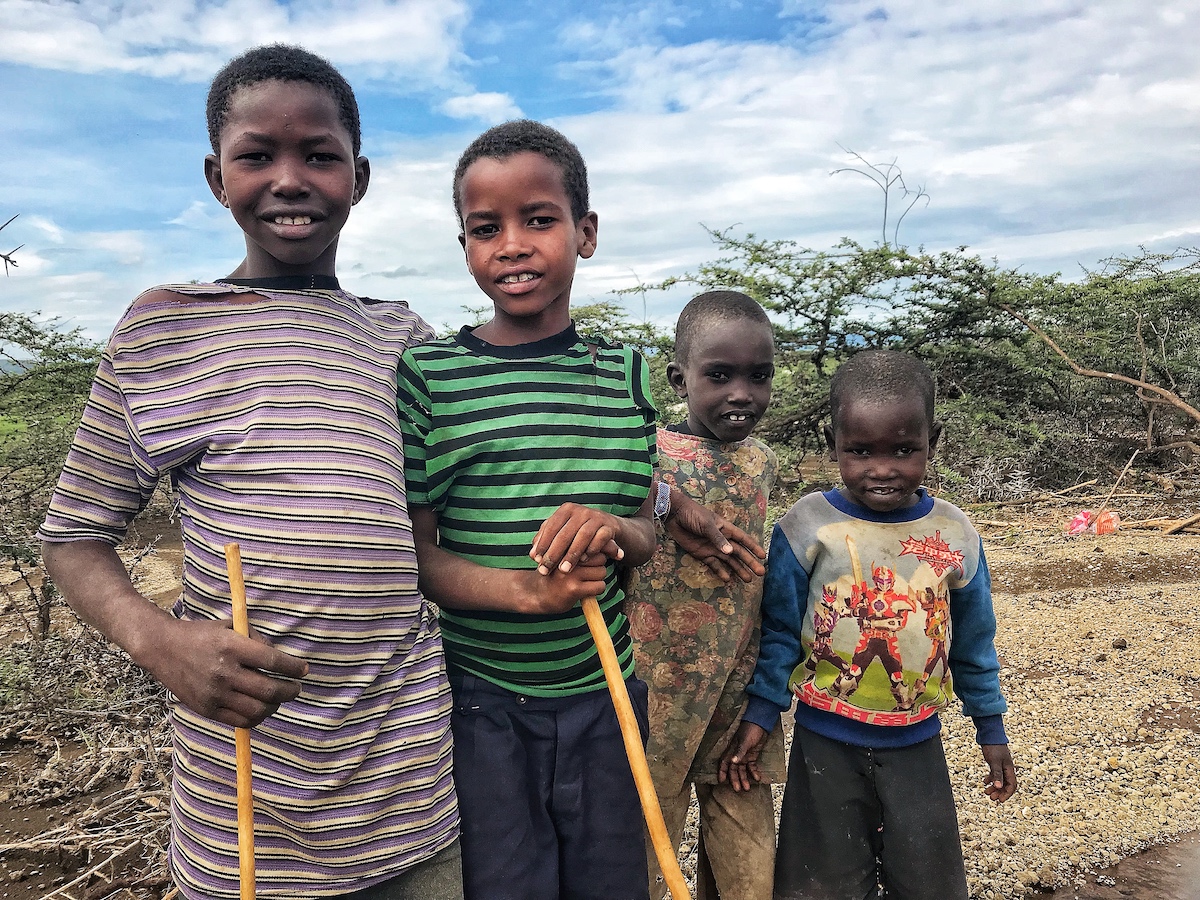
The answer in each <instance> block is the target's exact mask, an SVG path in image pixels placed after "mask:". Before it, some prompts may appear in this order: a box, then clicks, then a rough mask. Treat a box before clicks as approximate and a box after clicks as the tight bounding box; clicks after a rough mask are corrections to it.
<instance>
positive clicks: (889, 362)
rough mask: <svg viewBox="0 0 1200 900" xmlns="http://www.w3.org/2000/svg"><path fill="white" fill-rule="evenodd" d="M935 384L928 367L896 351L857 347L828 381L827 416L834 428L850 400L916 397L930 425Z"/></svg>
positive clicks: (932, 415)
mask: <svg viewBox="0 0 1200 900" xmlns="http://www.w3.org/2000/svg"><path fill="white" fill-rule="evenodd" d="M935 394H936V383H935V381H934V378H933V373H932V372H931V371H930V370H929V366H927V365H925V363H924V362H922V361H921V360H920V359H917V357H915V356H913V355H912V354H911V353H901V352H900V351H899V350H860V351H859V352H858V353H855V354H854V355H853V356H851V357H850V358H849V359H848V360H846V361H845V362H844V363H842V364H841V365H840V366H838V368H837V371H836V372H834V373H833V378H832V379H831V380H830V382H829V415H830V419H831V423H830V424H831V425H832V427H833V431H834V433H835V434H836V433H837V430H838V419H839V418H840V416H841V412H842V408H843V407H844V406H845V405H846V404H847V403H849V402H851V401H857V400H868V401H895V400H908V399H910V398H913V397H916V398H917V399H919V400H920V401H921V405H922V406H923V407H924V408H925V418H926V421H927V423H928V424H929V426H930V427H931V428H932V427H933V423H934V412H933V407H934V400H935Z"/></svg>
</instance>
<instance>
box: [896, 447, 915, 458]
mask: <svg viewBox="0 0 1200 900" xmlns="http://www.w3.org/2000/svg"><path fill="white" fill-rule="evenodd" d="M915 452H916V450H915V449H914V448H912V447H901V448H900V449H899V450H897V451H896V455H897V456H912V455H913V453H915Z"/></svg>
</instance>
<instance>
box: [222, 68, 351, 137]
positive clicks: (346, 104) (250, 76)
mask: <svg viewBox="0 0 1200 900" xmlns="http://www.w3.org/2000/svg"><path fill="white" fill-rule="evenodd" d="M264 81H304V82H307V83H309V84H311V85H313V86H314V87H319V88H322V89H323V90H326V91H329V93H330V94H331V95H332V96H333V99H334V100H335V101H337V106H338V118H339V119H340V120H341V122H342V125H344V126H345V127H346V131H347V132H348V133H349V134H350V141H351V143H352V144H353V146H354V155H355V156H358V152H359V150H361V149H362V124H361V122H360V120H359V116H358V101H357V100H355V99H354V91H353V90H352V89H351V87H350V83H349V82H348V81H346V79H345V78H344V77H343V76H342V73H341V72H339V71H338V70H337V69H335V68H334V67H333V65H332V63H330V62H329V61H328V60H327V59H325V58H323V57H320V56H317V55H316V54H315V53H310V52H309V51H308V50H305V49H304V48H303V47H297V46H293V45H291V44H264V45H263V46H261V47H252V48H251V49H249V50H247V51H246V52H245V53H243V54H242V55H241V56H237V57H235V58H233V59H231V60H230V61H229V62H227V63H226V64H225V65H224V67H222V69H221V71H219V72H217V74H216V75H215V76H213V80H212V85H211V86H210V87H209V89H208V102H207V104H206V106H205V114H206V116H207V118H208V140H209V142H210V143H211V144H212V148H213V153H220V152H221V129H222V128H224V127H225V120H226V118H228V116H229V104H230V102H231V101H232V100H233V95H234V94H235V93H236V92H237V90H238V88H243V87H250V86H252V85H255V84H260V83H261V82H264Z"/></svg>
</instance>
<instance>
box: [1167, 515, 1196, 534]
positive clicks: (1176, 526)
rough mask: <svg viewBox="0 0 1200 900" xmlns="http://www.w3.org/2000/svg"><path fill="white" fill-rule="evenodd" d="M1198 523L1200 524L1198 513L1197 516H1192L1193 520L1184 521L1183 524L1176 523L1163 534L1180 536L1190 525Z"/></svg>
mask: <svg viewBox="0 0 1200 900" xmlns="http://www.w3.org/2000/svg"><path fill="white" fill-rule="evenodd" d="M1197 522H1200V513H1196V515H1194V516H1192V517H1191V518H1188V519H1184V520H1183V521H1182V522H1176V523H1175V524H1174V525H1172V526H1171V527H1170V528H1164V529H1163V534H1178V533H1179V532H1181V531H1183V530H1184V529H1185V528H1187V527H1188V526H1189V525H1195V524H1196V523H1197Z"/></svg>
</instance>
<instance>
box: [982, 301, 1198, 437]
mask: <svg viewBox="0 0 1200 900" xmlns="http://www.w3.org/2000/svg"><path fill="white" fill-rule="evenodd" d="M1000 308H1001V309H1002V310H1004V311H1005V312H1006V313H1008V314H1009V315H1010V316H1012V317H1013V318H1014V319H1016V320H1017V321H1018V322H1020V323H1021V324H1022V325H1024V326H1025V327H1026V328H1028V329H1029V330H1030V331H1032V332H1033V333H1034V334H1036V335H1037V336H1038V337H1039V338H1041V339H1042V341H1044V342H1045V344H1046V345H1047V346H1048V347H1049V348H1050V349H1051V350H1053V351H1054V352H1055V353H1057V354H1058V355H1059V357H1061V358H1062V360H1063V362H1065V363H1066V364H1067V366H1068V367H1070V369H1071V371H1072V372H1074V373H1075V374H1076V375H1084V376H1086V377H1088V378H1106V379H1108V380H1109V381H1119V382H1121V383H1122V384H1128V385H1131V386H1132V387H1135V388H1137V389H1138V390H1139V391H1144V392H1146V393H1150V394H1156V395H1157V396H1159V397H1161V398H1162V399H1163V400H1164V401H1165V402H1166V403H1168V404H1170V405H1171V406H1174V407H1175V408H1176V409H1178V410H1179V411H1180V412H1182V413H1184V414H1185V415H1187V416H1189V417H1191V418H1192V419H1194V420H1195V421H1197V422H1200V409H1196V408H1195V407H1194V406H1192V405H1190V404H1188V403H1186V402H1185V401H1184V400H1183V399H1182V398H1181V397H1180V396H1179V395H1178V394H1175V393H1173V392H1171V391H1168V390H1167V389H1166V388H1161V387H1159V386H1158V385H1156V384H1150V383H1149V382H1147V381H1142V380H1140V379H1137V378H1130V377H1129V376H1128V375H1121V374H1119V373H1117V372H1101V371H1100V370H1098V369H1089V368H1087V367H1086V366H1081V365H1079V363H1077V362H1075V360H1073V359H1071V357H1069V356H1068V355H1067V354H1066V352H1065V351H1064V350H1063V349H1062V348H1061V347H1059V346H1058V344H1056V343H1054V340H1053V339H1052V338H1051V337H1050V335H1048V334H1046V332H1044V331H1042V329H1040V328H1038V327H1037V326H1036V325H1034V324H1033V323H1032V322H1030V321H1029V320H1028V319H1026V318H1025V317H1024V316H1022V315H1021V314H1020V313H1018V312H1017V311H1016V310H1015V309H1013V308H1012V307H1010V306H1005V305H1001V307H1000Z"/></svg>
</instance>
